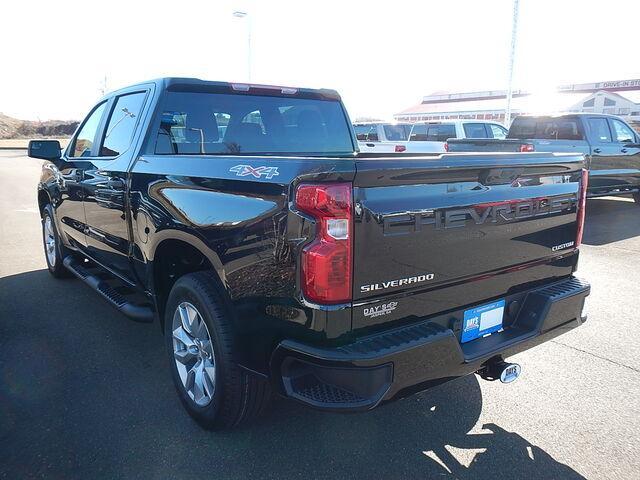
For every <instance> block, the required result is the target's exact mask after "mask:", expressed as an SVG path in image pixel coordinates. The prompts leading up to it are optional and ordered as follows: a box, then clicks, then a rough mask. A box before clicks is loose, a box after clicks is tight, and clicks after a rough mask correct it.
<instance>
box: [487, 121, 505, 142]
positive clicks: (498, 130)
mask: <svg viewBox="0 0 640 480" xmlns="http://www.w3.org/2000/svg"><path fill="white" fill-rule="evenodd" d="M487 126H488V127H489V129H490V130H491V136H492V137H493V138H498V139H500V140H504V139H505V138H507V129H506V128H504V127H501V126H500V125H496V124H495V123H488V124H487Z"/></svg>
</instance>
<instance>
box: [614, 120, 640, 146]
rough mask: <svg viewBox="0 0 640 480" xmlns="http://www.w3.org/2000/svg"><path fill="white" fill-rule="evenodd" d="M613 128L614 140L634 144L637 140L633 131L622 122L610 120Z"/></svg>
mask: <svg viewBox="0 0 640 480" xmlns="http://www.w3.org/2000/svg"><path fill="white" fill-rule="evenodd" d="M609 121H610V122H611V126H612V127H613V129H612V130H613V138H614V139H615V141H616V142H627V143H628V142H633V141H634V140H635V135H634V133H633V131H632V130H631V129H630V128H629V127H627V126H626V125H625V124H624V123H622V122H621V121H620V120H616V119H615V118H610V119H609Z"/></svg>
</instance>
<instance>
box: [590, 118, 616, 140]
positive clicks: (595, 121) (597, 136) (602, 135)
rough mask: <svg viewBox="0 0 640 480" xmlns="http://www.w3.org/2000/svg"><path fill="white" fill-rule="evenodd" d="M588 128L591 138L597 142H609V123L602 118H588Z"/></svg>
mask: <svg viewBox="0 0 640 480" xmlns="http://www.w3.org/2000/svg"><path fill="white" fill-rule="evenodd" d="M589 130H591V138H593V139H594V140H595V141H597V142H599V143H610V142H611V132H610V131H609V125H607V120H606V119H604V118H590V119H589Z"/></svg>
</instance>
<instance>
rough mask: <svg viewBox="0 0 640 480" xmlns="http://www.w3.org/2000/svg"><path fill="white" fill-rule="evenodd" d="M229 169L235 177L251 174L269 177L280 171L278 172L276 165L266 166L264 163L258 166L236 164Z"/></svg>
mask: <svg viewBox="0 0 640 480" xmlns="http://www.w3.org/2000/svg"><path fill="white" fill-rule="evenodd" d="M229 171H230V172H233V173H235V174H236V177H247V176H249V175H251V176H252V177H255V178H262V177H264V178H266V179H271V178H273V177H275V176H276V175H280V173H278V167H267V166H266V165H262V166H259V167H252V166H251V165H236V166H235V167H231V168H230V169H229Z"/></svg>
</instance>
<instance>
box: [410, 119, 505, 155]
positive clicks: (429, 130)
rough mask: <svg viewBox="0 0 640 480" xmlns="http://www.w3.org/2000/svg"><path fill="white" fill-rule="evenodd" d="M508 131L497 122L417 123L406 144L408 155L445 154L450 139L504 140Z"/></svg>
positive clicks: (452, 121) (451, 121) (412, 128)
mask: <svg viewBox="0 0 640 480" xmlns="http://www.w3.org/2000/svg"><path fill="white" fill-rule="evenodd" d="M506 135H507V129H506V128H505V127H503V126H502V125H501V124H499V123H497V122H484V121H478V120H446V121H432V122H424V123H416V124H414V125H412V127H411V130H410V131H409V137H408V141H407V142H406V147H407V149H406V152H408V153H429V152H445V151H446V143H447V140H448V139H450V138H494V139H504V138H505V137H506Z"/></svg>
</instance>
